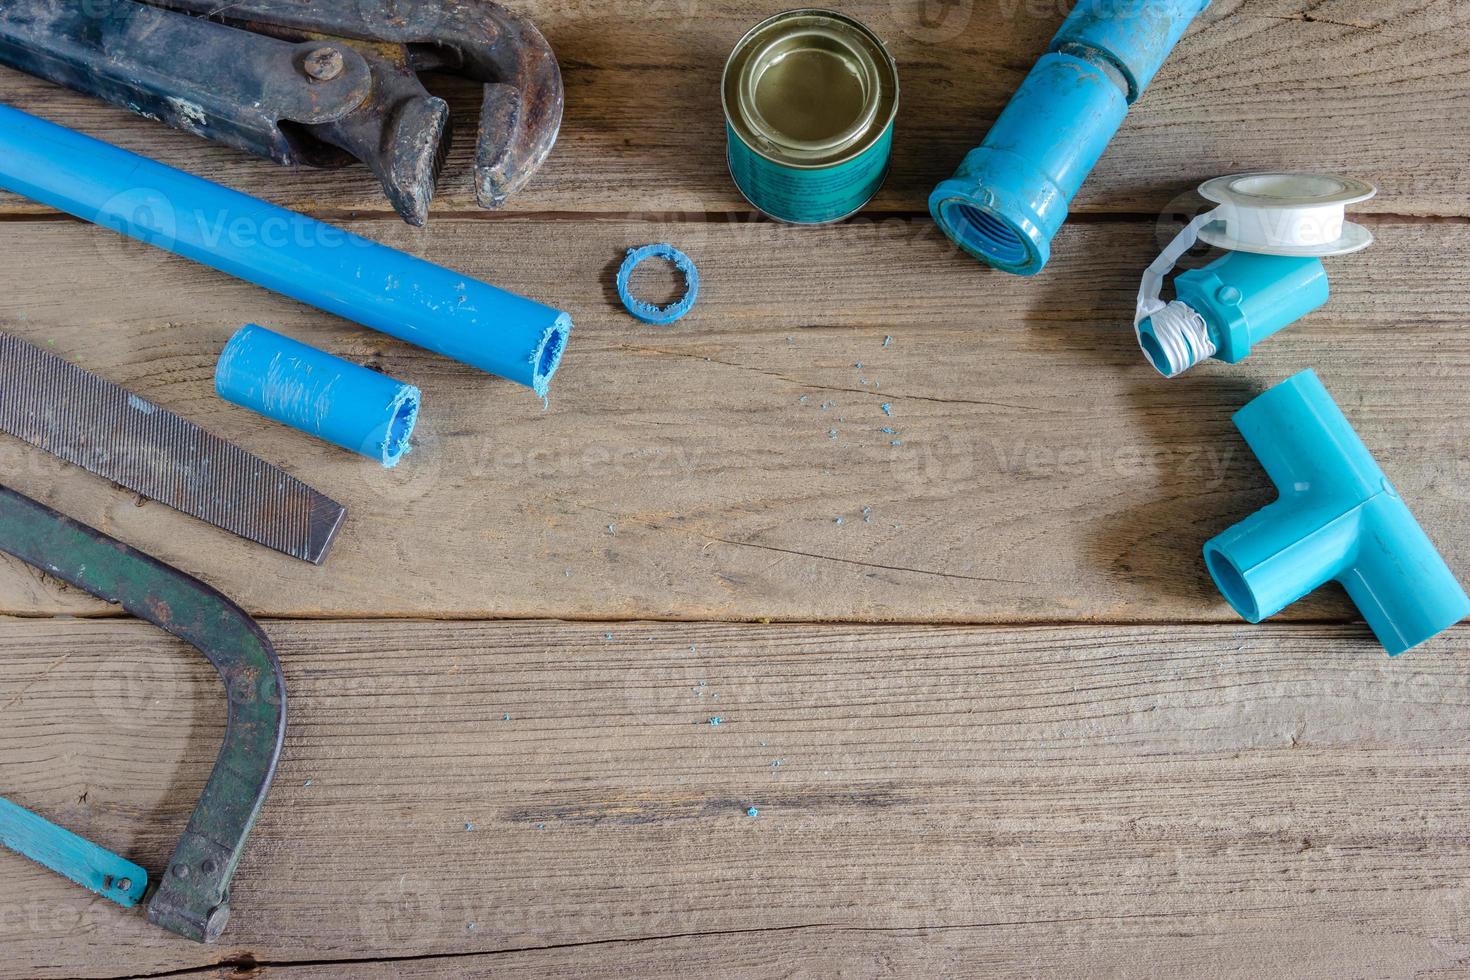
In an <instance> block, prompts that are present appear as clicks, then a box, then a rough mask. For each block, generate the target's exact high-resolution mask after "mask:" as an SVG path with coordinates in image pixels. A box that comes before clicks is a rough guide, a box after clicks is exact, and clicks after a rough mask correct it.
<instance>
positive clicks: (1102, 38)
mask: <svg viewBox="0 0 1470 980" xmlns="http://www.w3.org/2000/svg"><path fill="white" fill-rule="evenodd" d="M1209 4H1210V0H1081V2H1080V3H1078V5H1077V7H1076V9H1074V10H1073V11H1072V14H1071V16H1069V17H1068V18H1067V20H1066V22H1065V23H1063V24H1062V29H1061V30H1060V31H1059V32H1058V33H1057V36H1056V37H1055V38H1053V39H1052V42H1051V47H1050V48H1049V49H1048V51H1047V53H1046V54H1045V55H1043V56H1042V58H1041V60H1040V61H1038V62H1037V63H1036V67H1035V68H1033V69H1032V70H1031V74H1029V75H1028V76H1027V77H1026V80H1025V81H1023V82H1022V83H1021V87H1020V89H1019V90H1018V91H1017V92H1016V94H1015V96H1014V97H1013V98H1012V99H1011V102H1010V105H1008V106H1007V107H1006V109H1005V111H1004V112H1003V113H1001V116H1000V118H999V119H997V120H996V122H995V125H994V126H993V127H992V128H991V130H990V133H989V135H988V136H986V137H985V142H984V143H982V144H981V145H980V146H979V147H977V148H976V149H974V150H971V151H970V153H969V155H968V156H966V157H965V159H964V162H963V163H961V164H960V167H959V170H958V171H956V173H955V175H954V177H953V178H951V179H950V180H947V181H945V182H944V183H942V184H940V185H939V186H938V187H937V188H935V190H934V193H933V195H932V196H931V197H930V198H929V210H930V212H931V213H932V214H933V215H934V220H935V221H937V222H938V223H939V226H940V227H941V228H943V229H944V232H945V234H947V235H949V237H950V238H952V239H954V240H955V242H956V243H957V244H959V246H960V247H961V248H963V249H964V250H965V251H966V252H968V253H969V254H970V255H972V256H974V257H975V258H977V259H979V260H980V261H981V262H985V263H988V264H989V265H992V266H994V267H995V268H997V269H1000V270H1002V271H1004V272H1012V273H1015V274H1017V275H1023V276H1030V275H1035V274H1036V273H1038V272H1040V271H1041V270H1042V268H1043V267H1044V266H1045V265H1046V263H1047V260H1048V259H1049V258H1050V257H1051V240H1052V238H1053V237H1054V236H1055V235H1056V233H1057V231H1058V230H1059V229H1060V228H1061V227H1062V224H1063V223H1064V222H1065V221H1066V220H1067V212H1068V208H1069V207H1070V205H1071V203H1072V198H1074V197H1075V196H1076V195H1077V191H1078V190H1079V189H1080V188H1081V186H1082V183H1083V181H1084V180H1086V179H1087V175H1088V174H1090V173H1091V172H1092V168H1093V167H1094V166H1096V165H1097V161H1098V159H1099V158H1100V157H1101V156H1102V154H1103V151H1104V150H1106V149H1107V146H1108V143H1109V141H1111V140H1112V138H1113V135H1114V134H1115V133H1117V131H1118V127H1119V126H1121V125H1122V124H1123V119H1124V117H1125V116H1126V115H1127V114H1128V107H1129V106H1131V105H1132V104H1133V103H1134V102H1135V101H1137V99H1138V97H1139V96H1140V95H1142V94H1143V90H1144V89H1145V88H1147V87H1148V83H1149V82H1151V81H1152V80H1153V77H1154V75H1155V74H1157V73H1158V70H1159V68H1160V67H1162V65H1163V63H1164V59H1165V58H1167V57H1168V56H1169V52H1170V51H1172V50H1173V49H1174V46H1175V45H1176V44H1178V43H1179V39H1180V38H1181V37H1182V36H1183V35H1184V32H1185V30H1187V29H1188V27H1189V25H1190V23H1191V22H1192V21H1193V20H1194V18H1195V17H1196V16H1197V15H1198V14H1199V13H1200V11H1202V10H1204V9H1205V8H1206V7H1208V6H1209Z"/></svg>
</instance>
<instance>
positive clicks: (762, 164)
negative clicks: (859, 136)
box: [725, 123, 893, 225]
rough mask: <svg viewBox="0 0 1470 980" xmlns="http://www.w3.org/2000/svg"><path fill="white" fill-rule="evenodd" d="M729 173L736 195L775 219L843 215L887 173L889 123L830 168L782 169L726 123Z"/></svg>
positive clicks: (808, 221)
mask: <svg viewBox="0 0 1470 980" xmlns="http://www.w3.org/2000/svg"><path fill="white" fill-rule="evenodd" d="M725 129H726V133H727V136H728V138H729V141H730V149H729V160H730V175H731V176H732V177H733V178H734V179H735V185H736V186H737V187H739V188H740V193H742V194H744V195H745V198H746V200H748V201H750V203H751V204H754V205H755V206H756V207H757V208H759V209H760V210H761V211H763V212H765V213H766V214H768V215H770V216H771V217H773V218H776V219H777V220H780V221H789V222H791V223H793V224H802V225H816V224H825V223H826V222H829V221H837V220H840V219H842V218H846V217H848V216H849V215H851V214H854V213H856V212H857V211H859V210H861V209H862V207H863V206H864V205H865V204H867V203H868V202H869V201H871V200H872V199H873V197H874V196H875V195H876V194H877V193H878V189H879V188H880V187H882V186H883V180H884V178H885V177H887V176H888V163H889V157H890V155H891V154H892V152H893V124H892V123H889V124H888V128H887V129H885V130H884V131H883V135H882V136H880V137H879V138H878V139H877V141H876V142H874V143H873V145H872V146H870V147H868V149H866V150H865V151H863V152H862V153H860V154H859V155H857V156H855V157H853V158H852V159H851V160H848V161H845V162H843V163H839V164H836V165H834V166H831V167H820V168H802V167H787V166H783V165H781V164H779V163H776V162H774V161H772V160H768V159H766V158H765V157H763V156H761V155H760V154H759V153H757V152H756V151H755V150H753V149H751V148H750V147H749V146H747V145H746V144H745V143H744V141H742V140H741V139H740V137H739V135H737V134H736V132H735V130H734V127H732V126H730V125H729V124H728V123H727V124H726V127H725Z"/></svg>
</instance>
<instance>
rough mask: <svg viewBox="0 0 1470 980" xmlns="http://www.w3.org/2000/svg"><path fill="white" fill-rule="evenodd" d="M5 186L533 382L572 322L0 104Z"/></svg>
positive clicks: (551, 368) (544, 374) (0, 170)
mask: <svg viewBox="0 0 1470 980" xmlns="http://www.w3.org/2000/svg"><path fill="white" fill-rule="evenodd" d="M0 187H3V188H5V189H6V190H10V191H13V192H15V193H17V194H22V195H24V196H26V197H29V198H31V199H32V200H35V201H39V202H40V203H42V204H45V205H48V206H50V207H53V208H56V209H58V210H61V211H65V212H67V213H68V214H73V215H75V216H77V217H78V218H82V219H84V220H86V221H92V222H95V223H97V224H99V225H102V226H103V227H106V228H111V229H112V230H113V231H117V232H121V233H122V234H124V235H128V236H131V237H133V238H136V239H138V240H140V241H144V242H147V243H148V244H150V245H155V246H157V247H159V248H162V249H167V250H168V251H170V252H175V253H177V254H179V255H182V256H184V257H186V258H190V259H193V260H194V261H196V262H199V263H202V264H204V265H207V266H210V267H211V268H215V269H219V270H220V271H221V272H227V273H229V274H230V275H232V276H237V277H239V278H241V279H244V280H246V281H248V282H253V283H255V284H256V285H259V286H263V287H265V288H266V289H270V290H274V291H275V292H278V293H281V294H283V295H285V296H289V297H291V298H292V299H296V300H300V301H301V302H303V303H308V304H310V305H312V306H315V307H318V308H319V309H323V310H326V311H327V312H329V313H335V314H336V315H338V316H341V317H344V318H346V319H348V320H353V321H355V322H357V323H360V324H362V325H363V326H366V327H371V328H372V329H374V330H380V331H382V332H383V333H386V334H388V335H390V336H393V337H397V338H398V339H400V340H405V341H407V342H409V343H411V344H417V345H418V346H420V347H423V348H426V349H428V350H431V351H433V352H435V353H436V354H443V355H444V356H445V357H449V358H452V359H454V360H456V361H462V362H464V363H465V364H469V365H471V366H473V367H476V368H479V369H480V370H482V371H487V372H489V373H491V374H495V375H499V376H500V377H502V378H506V379H508V380H511V381H514V382H517V383H518V384H523V385H526V386H527V387H529V388H531V389H532V390H534V391H535V392H536V393H537V394H538V395H541V396H542V397H545V395H546V391H547V386H548V385H549V384H550V382H551V376H552V375H553V374H555V373H556V368H557V365H558V364H559V363H560V362H561V356H562V350H563V349H564V347H565V345H566V341H567V334H568V333H569V332H570V331H571V329H572V321H571V317H570V316H568V315H567V314H565V313H561V312H558V311H557V310H554V309H552V308H551V307H549V306H543V305H541V304H540V303H536V302H533V301H531V300H528V299H524V298H522V297H520V296H516V295H514V294H512V293H508V292H505V291H504V290H501V289H497V288H495V287H494V286H491V285H488V284H486V283H483V282H479V281H478V280H475V279H472V278H470V277H468V276H465V275H462V274H460V273H457V272H453V271H451V270H449V269H445V268H443V267H442V266H437V265H434V264H433V263H431V262H425V261H424V260H423V259H418V258H414V257H413V256H411V255H406V254H404V253H403V252H400V251H397V250H396V249H391V248H388V247H386V246H384V245H379V244H377V243H376V242H371V241H368V240H367V239H365V238H361V237H359V236H357V235H354V234H352V233H351V232H347V231H343V230H342V229H340V228H335V227H333V226H331V225H328V224H325V223H324V222H320V221H317V220H316V219H314V218H309V217H307V216H305V215H301V214H297V213H296V212H294V211H287V210H286V209H285V208H279V207H276V206H275V205H273V204H268V203H266V202H265V201H262V200H259V199H257V198H253V197H250V196H249V195H247V194H241V193H239V192H238V191H232V190H230V189H229V188H226V187H221V186H220V185H218V184H214V183H211V182H209V181H207V180H202V179H200V178H198V177H194V176H192V175H190V174H186V173H184V172H183V171H181V170H175V169H174V168H173V167H167V166H164V165H163V164H161V163H155V162H154V161H152V160H149V159H146V158H145V157H141V156H138V155H137V154H135V153H129V152H127V151H126V150H122V149H119V148H117V147H115V146H111V145H109V144H107V143H103V142H101V141H100V140H94V139H92V138H91V137H89V136H83V135H82V134H80V133H76V132H73V131H72V130H70V129H67V128H65V127H63V126H57V125H55V124H54V123H49V122H46V121H45V120H43V119H37V118H36V117H35V116H31V115H27V114H26V113H24V112H20V111H18V110H16V109H12V108H10V107H9V106H4V105H0Z"/></svg>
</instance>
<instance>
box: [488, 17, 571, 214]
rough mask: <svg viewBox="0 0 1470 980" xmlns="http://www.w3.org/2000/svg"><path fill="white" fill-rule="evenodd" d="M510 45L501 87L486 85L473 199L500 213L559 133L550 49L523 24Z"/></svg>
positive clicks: (557, 86)
mask: <svg viewBox="0 0 1470 980" xmlns="http://www.w3.org/2000/svg"><path fill="white" fill-rule="evenodd" d="M520 26H521V39H520V40H519V41H518V42H515V43H513V44H512V47H513V48H514V49H515V54H516V57H515V59H514V64H513V65H510V66H507V67H508V69H509V70H507V71H505V72H504V73H503V74H502V75H501V77H507V76H509V79H513V80H507V81H502V82H491V83H487V84H486V85H485V98H484V103H483V105H482V107H481V110H480V133H479V142H478V144H477V146H476V150H475V194H476V198H477V199H478V200H479V202H480V206H481V207H484V208H500V207H502V206H504V204H505V201H506V199H507V198H508V197H510V195H512V194H514V193H516V192H517V191H519V190H520V189H521V188H523V187H525V186H526V184H527V183H528V182H529V181H530V180H531V178H532V177H533V176H535V174H536V171H537V170H539V169H540V167H541V165H542V164H543V163H545V162H546V158H547V156H549V155H550V153H551V150H552V147H554V146H555V145H556V139H557V136H558V135H559V134H560V132H561V121H562V113H563V109H564V105H565V93H564V90H563V88H562V77H561V68H560V67H559V66H558V65H557V62H556V55H554V54H553V53H552V51H551V46H550V45H549V44H547V43H546V39H545V38H544V37H542V36H541V32H540V31H538V30H537V29H536V28H535V26H534V25H532V24H530V23H523V24H522V25H520Z"/></svg>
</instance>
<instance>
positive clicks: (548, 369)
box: [531, 313, 572, 402]
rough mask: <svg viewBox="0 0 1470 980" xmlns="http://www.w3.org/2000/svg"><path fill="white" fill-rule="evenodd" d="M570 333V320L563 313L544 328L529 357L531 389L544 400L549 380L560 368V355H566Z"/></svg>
mask: <svg viewBox="0 0 1470 980" xmlns="http://www.w3.org/2000/svg"><path fill="white" fill-rule="evenodd" d="M571 332H572V318H571V316H570V315H568V314H566V313H563V314H561V315H560V316H558V317H557V318H556V322H555V323H553V324H552V325H551V326H549V327H547V328H546V332H545V333H544V334H542V335H541V343H540V344H538V345H537V347H536V350H535V352H534V353H532V355H531V363H532V364H534V365H535V370H534V371H533V372H532V375H531V388H532V389H533V390H534V391H535V392H536V394H538V395H540V396H541V400H542V401H543V402H544V401H545V400H546V396H547V392H549V391H550V390H551V378H552V376H553V375H554V374H556V369H557V368H559V367H561V358H562V355H563V354H565V353H566V349H567V336H568V335H569V334H570V333H571Z"/></svg>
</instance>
